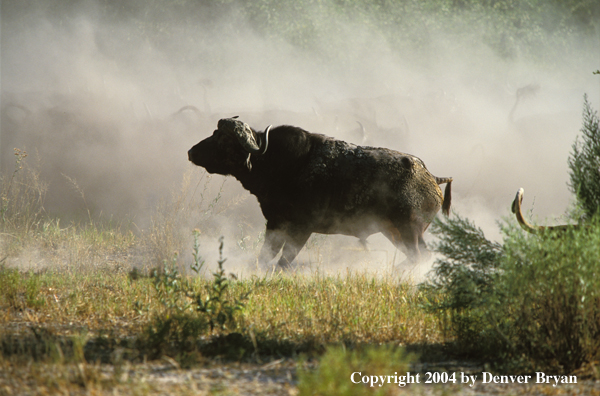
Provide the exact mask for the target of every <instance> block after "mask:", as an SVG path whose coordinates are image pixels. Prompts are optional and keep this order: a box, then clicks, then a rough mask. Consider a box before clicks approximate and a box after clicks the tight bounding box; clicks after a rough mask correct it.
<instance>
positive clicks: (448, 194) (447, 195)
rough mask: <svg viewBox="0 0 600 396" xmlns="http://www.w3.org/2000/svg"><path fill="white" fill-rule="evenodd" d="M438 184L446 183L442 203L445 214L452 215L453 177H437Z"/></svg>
mask: <svg viewBox="0 0 600 396" xmlns="http://www.w3.org/2000/svg"><path fill="white" fill-rule="evenodd" d="M435 181H436V183H437V184H444V183H447V184H446V189H445V190H444V202H443V203H442V213H443V214H444V215H445V216H449V215H450V204H451V203H452V178H451V177H437V176H436V177H435Z"/></svg>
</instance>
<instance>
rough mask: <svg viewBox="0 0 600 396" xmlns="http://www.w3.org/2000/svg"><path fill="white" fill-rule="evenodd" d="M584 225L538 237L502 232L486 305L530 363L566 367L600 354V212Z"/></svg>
mask: <svg viewBox="0 0 600 396" xmlns="http://www.w3.org/2000/svg"><path fill="white" fill-rule="evenodd" d="M589 225H590V227H585V228H584V227H582V228H578V229H570V230H567V231H565V232H563V233H561V234H560V236H557V235H556V234H555V233H547V234H546V235H543V236H542V237H541V238H540V237H536V236H533V235H529V234H524V233H523V232H521V231H517V230H515V231H510V230H509V231H507V232H508V235H509V237H508V238H506V240H505V243H504V250H505V253H506V256H505V258H504V260H503V262H502V270H503V273H502V276H501V277H500V278H499V280H500V281H499V282H498V283H497V290H496V292H495V296H496V299H495V301H494V303H493V304H492V305H490V307H489V308H488V310H489V312H492V313H494V317H493V318H494V319H495V320H494V322H493V324H494V325H495V326H498V329H499V331H501V332H503V333H504V334H505V335H506V337H507V338H508V341H509V346H510V349H511V351H512V353H513V357H514V358H518V359H522V360H523V361H524V363H527V364H528V365H530V366H531V367H532V368H547V369H554V370H558V371H565V372H571V371H573V370H575V369H577V368H579V367H580V366H581V365H582V364H583V363H584V362H592V361H597V360H598V359H599V358H600V278H598V263H600V217H599V216H596V217H595V218H594V219H593V221H591V223H590V224H589Z"/></svg>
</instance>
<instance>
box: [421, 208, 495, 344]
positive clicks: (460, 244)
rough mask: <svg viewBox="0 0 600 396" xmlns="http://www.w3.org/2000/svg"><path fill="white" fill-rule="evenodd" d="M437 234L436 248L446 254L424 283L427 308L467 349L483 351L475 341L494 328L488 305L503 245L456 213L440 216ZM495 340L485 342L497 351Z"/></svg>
mask: <svg viewBox="0 0 600 396" xmlns="http://www.w3.org/2000/svg"><path fill="white" fill-rule="evenodd" d="M431 232H432V233H433V234H436V235H438V236H439V242H438V243H437V244H436V245H435V247H434V250H436V251H437V252H439V253H442V254H443V255H444V257H443V258H441V259H438V260H436V262H435V264H434V266H433V269H432V272H431V273H430V276H429V280H428V282H427V283H423V284H421V285H420V288H421V289H422V290H423V291H424V292H426V293H427V294H428V296H429V299H428V303H427V304H426V306H425V308H426V309H428V310H429V311H433V312H437V313H439V314H440V315H441V317H440V318H441V319H442V328H443V330H444V332H445V334H446V335H450V334H452V335H455V336H456V339H455V340H456V342H457V347H458V349H460V350H461V351H463V353H470V352H478V353H482V352H483V351H482V349H481V345H479V343H474V342H473V340H475V339H477V338H479V337H480V336H482V335H485V334H486V329H488V327H489V323H488V321H487V319H486V317H485V315H484V312H483V311H482V308H484V307H485V306H487V305H488V304H489V302H490V301H489V300H490V298H491V297H492V295H493V292H494V286H495V280H496V279H497V278H498V275H499V268H498V267H499V266H500V259H501V258H502V256H503V254H504V251H503V249H502V246H501V245H500V244H498V243H494V242H491V241H489V240H487V239H486V238H485V235H484V234H483V231H482V230H481V229H480V228H478V227H476V226H475V224H474V223H472V222H470V221H469V220H468V219H466V218H462V217H460V215H458V214H456V213H454V214H453V216H452V217H450V218H449V219H448V220H446V221H442V220H441V219H439V218H436V219H435V220H434V222H433V223H432V226H431ZM489 341H490V340H489V339H486V340H482V341H481V344H482V345H487V346H488V347H489V348H491V349H492V350H494V349H495V348H496V345H495V343H490V342H489ZM486 349H488V348H486Z"/></svg>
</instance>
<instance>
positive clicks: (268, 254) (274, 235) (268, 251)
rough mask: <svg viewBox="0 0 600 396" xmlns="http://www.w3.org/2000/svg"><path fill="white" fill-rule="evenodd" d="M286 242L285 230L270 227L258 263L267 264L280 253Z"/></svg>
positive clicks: (266, 232)
mask: <svg viewBox="0 0 600 396" xmlns="http://www.w3.org/2000/svg"><path fill="white" fill-rule="evenodd" d="M284 243H285V236H284V234H283V232H281V231H279V230H274V229H269V227H268V226H267V230H266V231H265V243H264V244H263V246H262V249H261V250H260V255H259V256H258V263H259V264H261V265H264V264H267V263H268V262H269V261H271V260H273V258H274V257H275V256H276V255H277V253H279V251H280V250H281V248H282V247H283V244H284Z"/></svg>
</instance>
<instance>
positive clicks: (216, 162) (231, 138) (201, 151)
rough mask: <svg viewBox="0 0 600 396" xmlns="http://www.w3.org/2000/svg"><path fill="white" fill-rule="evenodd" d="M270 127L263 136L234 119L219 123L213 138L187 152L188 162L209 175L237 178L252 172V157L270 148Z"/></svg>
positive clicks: (203, 141) (223, 120)
mask: <svg viewBox="0 0 600 396" xmlns="http://www.w3.org/2000/svg"><path fill="white" fill-rule="evenodd" d="M270 129H271V126H270V125H269V126H268V127H267V129H266V130H265V131H264V132H262V133H259V132H255V131H253V130H252V129H251V128H250V127H249V126H248V124H246V123H244V122H242V121H239V120H236V119H235V118H224V119H222V120H219V123H218V125H217V129H216V130H215V131H214V132H213V134H212V136H209V137H208V138H206V139H204V140H202V141H201V142H200V143H198V144H196V145H195V146H194V147H192V148H191V149H190V150H189V151H188V158H189V160H190V161H192V163H194V164H195V165H198V166H201V167H203V168H205V169H206V170H207V171H208V172H209V173H218V174H221V175H234V174H236V173H237V172H239V171H240V169H243V168H244V167H246V168H247V169H248V171H250V170H251V169H252V163H251V162H250V158H251V156H252V155H257V156H259V155H263V154H264V153H266V152H267V147H268V145H269V140H268V139H269V130H270Z"/></svg>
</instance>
